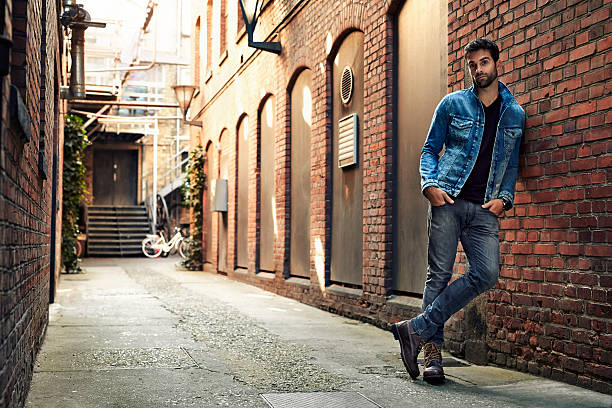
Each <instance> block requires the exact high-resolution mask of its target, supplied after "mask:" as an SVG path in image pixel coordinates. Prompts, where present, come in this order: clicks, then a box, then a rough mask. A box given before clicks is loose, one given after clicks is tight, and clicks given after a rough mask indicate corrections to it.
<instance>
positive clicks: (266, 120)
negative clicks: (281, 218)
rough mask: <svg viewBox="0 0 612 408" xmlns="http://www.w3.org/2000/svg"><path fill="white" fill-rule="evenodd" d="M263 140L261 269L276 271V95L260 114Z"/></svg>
mask: <svg viewBox="0 0 612 408" xmlns="http://www.w3.org/2000/svg"><path fill="white" fill-rule="evenodd" d="M259 120H260V122H259V128H260V131H261V133H260V141H261V173H260V174H261V196H260V201H259V202H260V205H261V207H260V211H261V213H260V219H259V269H260V270H262V271H274V241H275V239H274V238H275V235H276V234H275V233H276V230H277V227H276V217H275V213H276V209H275V205H276V199H275V197H274V190H275V189H274V97H273V96H270V97H269V98H268V99H267V100H266V103H265V104H264V106H263V109H262V110H261V113H260V115H259Z"/></svg>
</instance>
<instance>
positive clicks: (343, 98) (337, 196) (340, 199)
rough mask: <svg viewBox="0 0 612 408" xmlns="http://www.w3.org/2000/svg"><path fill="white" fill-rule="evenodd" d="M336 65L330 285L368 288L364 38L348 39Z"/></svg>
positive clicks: (355, 34)
mask: <svg viewBox="0 0 612 408" xmlns="http://www.w3.org/2000/svg"><path fill="white" fill-rule="evenodd" d="M332 61H333V65H332V71H333V75H332V81H333V82H332V100H333V122H332V125H333V139H332V140H333V160H332V163H331V165H332V177H333V179H332V180H333V181H332V184H333V193H332V194H333V195H332V234H331V235H332V236H331V238H332V246H331V265H330V278H331V281H333V282H337V283H340V284H342V285H347V286H359V287H360V286H362V284H363V261H362V260H363V250H362V248H363V167H362V166H363V148H362V147H363V33H362V32H360V31H355V32H352V33H351V34H349V35H348V36H347V37H346V38H345V39H344V41H342V44H341V45H340V48H339V49H338V52H337V54H336V56H335V57H334V59H333V60H332Z"/></svg>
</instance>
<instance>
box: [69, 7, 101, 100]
mask: <svg viewBox="0 0 612 408" xmlns="http://www.w3.org/2000/svg"><path fill="white" fill-rule="evenodd" d="M62 5H63V6H64V13H63V14H62V16H61V17H60V22H61V23H62V25H63V26H64V27H66V28H70V30H71V31H72V39H71V47H70V55H71V59H72V67H71V68H70V97H71V98H75V99H85V30H86V29H87V27H100V28H104V27H106V23H95V22H92V21H91V16H90V15H89V13H88V12H87V11H86V10H85V9H84V8H83V6H82V5H81V4H77V3H76V0H63V2H62Z"/></svg>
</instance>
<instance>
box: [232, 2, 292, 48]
mask: <svg viewBox="0 0 612 408" xmlns="http://www.w3.org/2000/svg"><path fill="white" fill-rule="evenodd" d="M239 1H240V8H241V9H242V17H243V19H244V24H245V26H246V31H247V36H248V40H249V47H253V48H257V49H259V50H263V51H268V52H273V53H274V54H280V53H281V51H282V48H281V44H280V42H255V41H253V33H254V32H255V26H256V25H257V20H258V19H259V16H260V15H261V7H262V6H263V3H264V1H266V0H239Z"/></svg>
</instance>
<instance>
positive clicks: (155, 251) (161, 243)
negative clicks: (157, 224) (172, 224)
mask: <svg viewBox="0 0 612 408" xmlns="http://www.w3.org/2000/svg"><path fill="white" fill-rule="evenodd" d="M187 248H188V243H187V241H186V240H185V238H184V237H183V234H181V229H180V228H178V227H176V228H174V236H173V237H172V238H171V239H170V241H166V238H165V237H164V233H163V232H161V231H160V233H159V235H155V234H147V237H146V238H145V239H143V240H142V252H143V253H144V254H145V256H146V257H147V258H157V257H159V256H160V255H161V256H163V257H166V256H168V255H170V254H173V253H176V251H178V253H179V254H180V255H181V257H183V258H185V257H186V255H187Z"/></svg>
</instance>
